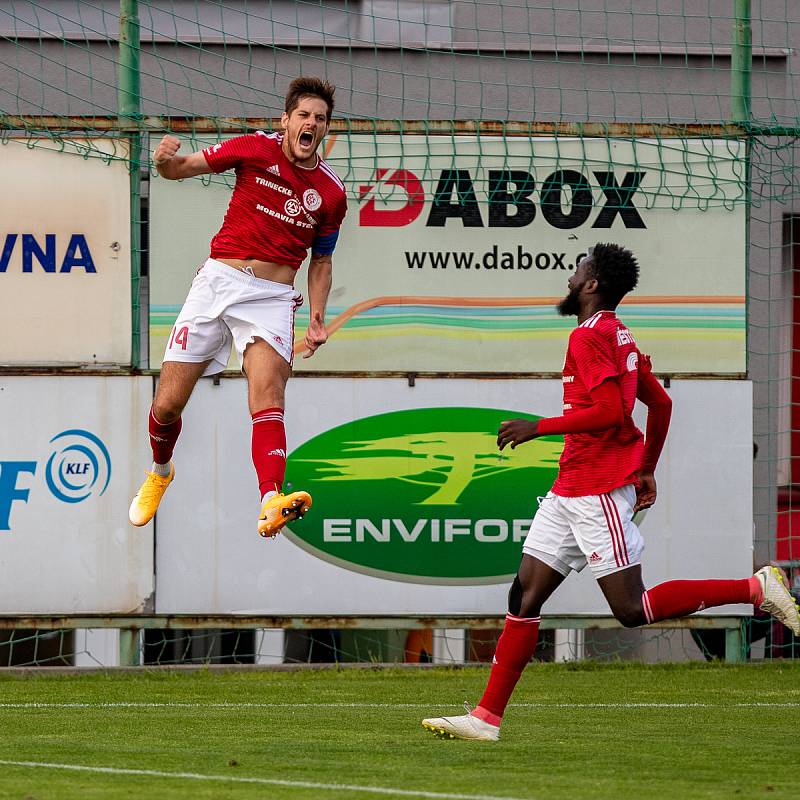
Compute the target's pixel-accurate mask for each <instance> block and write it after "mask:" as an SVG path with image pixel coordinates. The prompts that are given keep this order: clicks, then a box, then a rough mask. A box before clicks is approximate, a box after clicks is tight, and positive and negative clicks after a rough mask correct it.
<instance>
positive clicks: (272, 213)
mask: <svg viewBox="0 0 800 800" xmlns="http://www.w3.org/2000/svg"><path fill="white" fill-rule="evenodd" d="M286 202H287V203H288V202H290V201H289V200H287V201H286ZM293 202H295V203H297V208H298V212H297V213H298V214H299V213H300V209H301V206H300V203H299V202H298V201H297V200H294V201H293ZM256 211H260V212H261V213H262V214H266V215H267V216H270V217H274V218H275V219H279V220H280V221H281V222H286V223H288V224H289V225H297V227H298V228H309V229H312V228H313V227H314V226H313V225H311V224H310V223H308V222H303V221H302V220H299V219H295V218H294V217H290V216H287V215H286V214H281V213H280V212H279V211H275V210H274V209H272V208H267V206H262V205H261V203H256Z"/></svg>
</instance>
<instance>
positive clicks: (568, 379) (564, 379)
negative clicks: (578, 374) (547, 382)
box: [561, 375, 575, 383]
mask: <svg viewBox="0 0 800 800" xmlns="http://www.w3.org/2000/svg"><path fill="white" fill-rule="evenodd" d="M561 383H575V376H574V375H562V376H561Z"/></svg>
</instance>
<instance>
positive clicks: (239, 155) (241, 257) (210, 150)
mask: <svg viewBox="0 0 800 800" xmlns="http://www.w3.org/2000/svg"><path fill="white" fill-rule="evenodd" d="M335 91H336V90H335V87H334V86H332V85H331V84H329V83H328V82H327V81H322V80H319V79H318V78H310V77H299V78H296V79H295V80H294V81H292V83H291V85H290V86H289V90H288V92H287V94H286V104H285V107H284V108H285V110H284V112H283V115H282V116H281V124H282V127H283V131H282V132H281V133H271V134H266V133H264V132H263V131H256V133H253V134H248V135H246V136H238V137H236V138H234V139H230V140H228V141H226V142H221V143H220V144H215V145H213V146H212V147H207V148H206V149H205V150H202V151H199V152H196V153H192V154H191V155H188V156H181V155H178V148H179V147H180V141H179V140H178V139H176V138H175V137H174V136H169V135H167V136H165V137H164V138H163V139H162V140H161V142H160V143H159V144H158V146H157V147H156V149H155V152H154V154H153V161H154V162H155V165H156V169H157V170H158V173H159V175H161V176H162V177H164V178H167V179H168V180H179V179H181V178H192V177H194V176H196V175H205V174H208V173H212V172H214V173H216V172H224V171H225V170H228V169H235V170H236V184H235V186H234V189H233V194H232V196H231V200H230V204H229V206H228V211H227V213H226V214H225V220H224V222H223V224H222V227H221V228H220V230H219V232H218V233H217V234H216V236H214V238H213V239H212V240H211V253H210V257H209V258H208V260H207V261H206V262H205V263H204V264H203V266H202V267H200V269H199V270H198V272H197V275H196V277H195V278H194V281H193V282H192V287H191V289H190V291H189V294H188V296H187V298H186V302H185V303H184V305H183V308H182V309H181V312H180V314H178V318H177V320H176V322H175V327H174V328H173V329H172V334H171V336H170V338H169V343H168V344H167V348H166V353H165V354H164V361H163V364H162V365H161V377H160V380H159V382H158V389H157V391H156V395H155V399H154V400H153V405H152V407H151V409H150V419H149V428H150V445H151V447H152V450H153V467H152V470H151V471H149V472H147V478H146V480H145V482H144V483H143V484H142V486H141V488H140V489H139V492H138V494H137V495H136V496H135V497H134V498H133V502H132V503H131V507H130V512H129V517H130V521H131V523H132V524H133V525H137V526H139V525H146V524H147V523H148V522H149V521H150V520H151V519H152V518H153V516H154V514H155V513H156V509H157V508H158V504H159V503H160V502H161V498H162V497H163V495H164V492H165V491H166V489H167V486H169V484H170V483H171V482H172V479H173V478H174V476H175V469H174V467H173V465H172V453H173V450H174V448H175V442H176V441H177V439H178V435H179V434H180V431H181V413H182V412H183V409H184V407H185V406H186V403H187V402H188V400H189V396H190V395H191V393H192V390H193V389H194V387H195V384H196V383H197V380H198V379H199V378H200V376H201V375H213V374H215V373H217V372H221V371H222V370H224V369H225V366H226V365H227V363H228V357H229V355H230V350H231V343H233V345H235V347H236V352H237V354H238V356H239V362H240V364H241V367H242V371H243V372H244V374H245V376H246V377H247V390H248V402H249V407H250V414H251V415H252V419H253V432H252V443H253V444H252V456H253V464H254V465H255V469H256V474H257V476H258V483H259V487H260V490H261V499H262V502H261V513H260V515H259V518H258V532H259V533H260V534H261V535H262V536H266V537H272V536H275V535H276V534H277V533H278V532H279V531H280V530H281V528H282V527H283V526H284V525H285V524H286V523H287V522H289V521H290V520H292V519H296V518H299V517H300V516H302V515H303V514H304V513H305V512H306V511H307V510H308V509H309V508H310V507H311V497H310V495H309V494H308V493H307V492H293V493H291V494H289V495H284V494H282V493H281V486H282V483H283V479H284V475H285V471H286V431H285V428H284V424H283V411H284V396H285V389H286V381H287V380H288V378H289V375H290V373H291V367H292V357H293V347H294V316H295V312H296V310H297V308H298V307H299V306H300V305H301V304H302V302H303V298H302V296H301V295H300V293H299V292H297V291H296V290H295V288H294V279H295V275H296V273H297V270H298V269H299V268H300V265H301V264H302V262H303V261H304V259H305V257H306V255H307V253H308V250H309V248H310V249H311V260H310V263H309V266H308V295H309V304H310V322H309V326H308V331H307V333H306V336H305V342H304V345H305V348H306V350H305V352H304V358H308V357H310V356H312V355H313V354H314V352H315V351H316V350H317V348H318V347H320V345H322V344H324V343H325V341H326V340H327V338H328V334H327V331H326V329H325V306H326V304H327V301H328V293H329V292H330V288H331V269H332V260H331V255H332V253H333V251H334V247H335V246H336V239H337V237H338V236H339V227H340V226H341V224H342V220H343V219H344V215H345V212H346V210H347V200H346V195H345V189H344V186H343V184H342V182H341V181H340V180H339V178H338V177H337V176H336V174H335V173H334V172H333V170H332V169H331V168H330V167H329V166H328V165H327V164H326V163H325V162H324V161H323V160H322V159H321V158H320V157H319V155H318V154H317V149H318V148H319V146H320V144H321V142H322V140H323V138H324V137H325V135H326V134H327V133H328V129H329V127H330V122H331V114H332V113H333V104H334V93H335Z"/></svg>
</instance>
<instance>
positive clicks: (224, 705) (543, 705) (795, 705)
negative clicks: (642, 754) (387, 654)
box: [0, 701, 800, 709]
mask: <svg viewBox="0 0 800 800" xmlns="http://www.w3.org/2000/svg"><path fill="white" fill-rule="evenodd" d="M436 705H437V704H436V703H146V702H119V703H34V702H30V703H0V709H2V708H19V709H25V708H133V709H135V708H190V709H191V708H231V709H240V708H264V709H268V708H272V709H292V708H342V709H344V708H426V709H431V708H432V707H435V706H436ZM509 708H543V709H545V708H800V701H798V702H783V703H766V702H764V703H509Z"/></svg>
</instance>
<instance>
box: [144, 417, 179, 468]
mask: <svg viewBox="0 0 800 800" xmlns="http://www.w3.org/2000/svg"><path fill="white" fill-rule="evenodd" d="M147 427H148V428H149V430H150V447H151V448H152V450H153V461H155V462H156V464H167V463H169V461H170V460H171V459H172V452H173V451H174V450H175V442H177V441H178V436H179V435H180V432H181V428H182V427H183V422H181V418H180V417H178V419H176V420H175V421H174V422H168V423H167V424H166V425H165V424H164V423H163V422H159V421H158V420H157V419H156V415H155V414H154V413H153V406H150V417H149V418H148V421H147Z"/></svg>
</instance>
